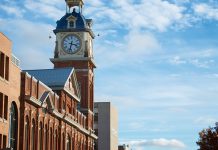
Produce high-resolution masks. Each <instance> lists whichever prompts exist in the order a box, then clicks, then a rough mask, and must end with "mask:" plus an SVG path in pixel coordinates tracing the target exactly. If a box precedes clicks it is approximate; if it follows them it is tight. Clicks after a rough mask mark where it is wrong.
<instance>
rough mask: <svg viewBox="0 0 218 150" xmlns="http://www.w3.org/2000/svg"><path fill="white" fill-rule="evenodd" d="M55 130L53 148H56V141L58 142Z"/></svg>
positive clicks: (55, 149)
mask: <svg viewBox="0 0 218 150" xmlns="http://www.w3.org/2000/svg"><path fill="white" fill-rule="evenodd" d="M57 136H58V135H57V130H55V134H54V150H57V143H58V140H57V138H58V137H57Z"/></svg>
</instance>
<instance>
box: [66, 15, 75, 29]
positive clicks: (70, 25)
mask: <svg viewBox="0 0 218 150" xmlns="http://www.w3.org/2000/svg"><path fill="white" fill-rule="evenodd" d="M76 20H77V18H76V17H74V16H72V15H71V16H69V17H68V18H67V21H68V25H67V28H68V29H71V28H76Z"/></svg>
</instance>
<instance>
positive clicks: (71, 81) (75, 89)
mask: <svg viewBox="0 0 218 150" xmlns="http://www.w3.org/2000/svg"><path fill="white" fill-rule="evenodd" d="M65 90H66V91H67V92H68V93H69V94H71V95H72V96H73V97H74V98H75V99H76V100H78V101H79V100H80V98H81V95H80V88H79V84H78V81H77V78H76V73H75V70H73V71H72V73H71V75H70V76H69V78H68V79H67V82H66V84H65Z"/></svg>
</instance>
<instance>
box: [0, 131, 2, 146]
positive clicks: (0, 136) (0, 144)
mask: <svg viewBox="0 0 218 150" xmlns="http://www.w3.org/2000/svg"><path fill="white" fill-rule="evenodd" d="M1 148H2V134H0V149H1Z"/></svg>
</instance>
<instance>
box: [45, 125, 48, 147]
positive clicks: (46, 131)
mask: <svg viewBox="0 0 218 150" xmlns="http://www.w3.org/2000/svg"><path fill="white" fill-rule="evenodd" d="M45 149H46V150H47V149H48V127H47V125H45Z"/></svg>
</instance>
